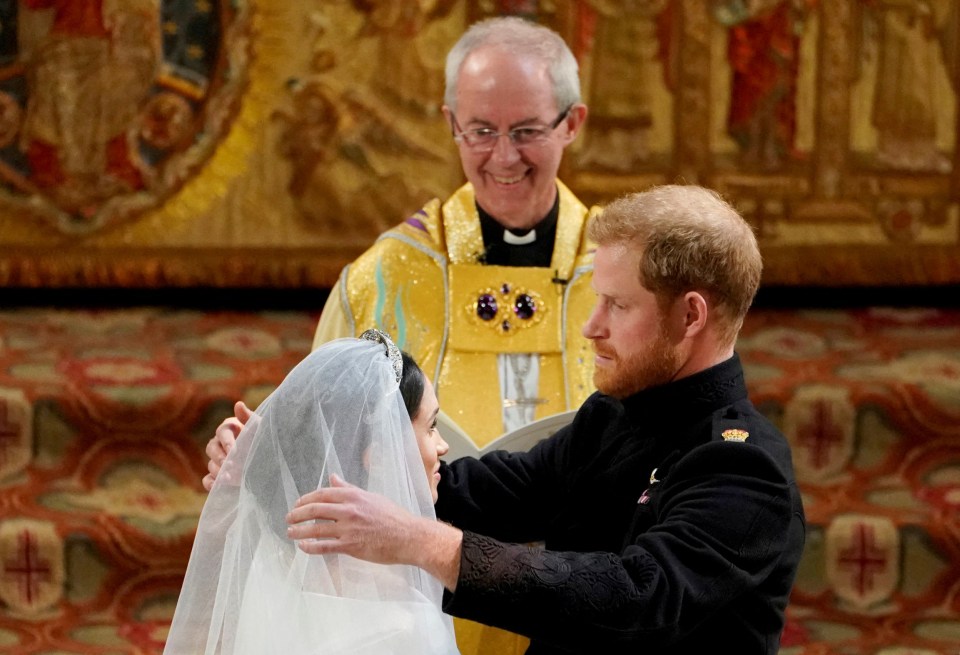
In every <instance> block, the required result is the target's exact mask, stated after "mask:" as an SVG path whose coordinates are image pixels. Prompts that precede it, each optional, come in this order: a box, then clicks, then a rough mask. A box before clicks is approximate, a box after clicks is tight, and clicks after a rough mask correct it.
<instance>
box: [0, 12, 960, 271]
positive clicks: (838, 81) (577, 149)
mask: <svg viewBox="0 0 960 655" xmlns="http://www.w3.org/2000/svg"><path fill="white" fill-rule="evenodd" d="M496 14H519V15H523V16H526V17H529V18H531V19H533V20H537V21H540V22H542V23H544V24H547V25H549V26H551V27H553V28H554V29H556V30H558V31H559V32H560V33H561V34H562V35H563V36H564V37H565V38H566V39H567V40H568V43H569V44H570V45H571V47H572V49H573V50H574V52H575V54H576V56H577V57H578V59H579V62H580V66H581V77H582V80H583V90H584V97H585V100H586V101H587V103H588V104H589V106H590V109H591V112H590V116H589V119H588V124H587V128H586V130H585V132H584V134H583V135H582V136H581V137H580V138H579V140H578V141H577V142H576V143H574V144H573V146H572V147H571V148H570V151H569V152H568V155H567V157H566V158H565V161H564V166H563V169H562V170H561V174H562V176H563V178H564V179H565V181H566V182H567V183H568V184H569V185H570V186H571V187H572V188H573V190H574V191H575V192H576V193H577V194H578V195H580V196H581V197H582V198H583V199H584V200H585V201H587V202H591V203H602V202H603V201H605V200H607V199H609V198H611V197H613V196H615V195H617V194H620V193H623V192H626V191H631V190H639V189H643V188H645V187H647V186H650V185H652V184H657V183H664V182H687V183H700V184H705V185H708V186H712V187H715V188H717V189H719V190H720V191H722V192H723V193H724V194H725V195H727V196H728V197H729V198H731V199H732V200H733V201H734V202H735V203H736V204H737V205H738V206H739V207H740V208H741V209H742V211H743V212H744V213H745V215H746V216H747V217H748V218H749V219H750V220H751V221H752V222H753V224H754V225H755V226H756V229H757V231H758V234H759V235H760V238H761V243H762V247H763V251H764V256H765V259H766V262H767V270H766V280H765V281H766V282H767V283H768V284H769V283H777V284H805V285H806V284H814V285H818V284H823V285H836V284H901V283H911V284H933V283H957V282H960V209H958V198H960V166H958V157H960V148H958V145H957V144H958V130H957V116H958V112H957V91H958V85H960V47H958V37H960V3H957V2H954V1H953V0H831V1H830V2H820V1H818V0H710V1H704V0H553V1H551V2H546V1H538V0H391V1H386V0H270V1H269V2H268V1H266V0H261V1H259V2H258V1H256V0H20V1H19V2H14V1H12V0H4V1H0V283H2V284H6V285H18V286H65V285H81V286H98V285H119V286H130V287H136V286H190V285H222V286H227V285H237V286H284V287H304V286H329V285H331V284H332V283H333V282H334V280H335V278H336V275H337V274H338V272H339V270H340V268H341V267H342V266H343V265H344V264H345V263H347V262H348V261H350V260H352V259H353V258H354V257H355V256H356V255H357V254H358V253H359V252H360V251H362V250H363V249H364V248H365V247H366V246H367V245H368V244H369V243H370V242H371V241H372V240H373V239H374V238H375V236H376V235H377V234H378V233H379V232H381V231H382V230H384V229H385V228H387V227H389V226H391V225H394V224H396V223H398V222H400V221H401V220H402V219H403V218H404V217H405V216H407V215H409V214H410V213H412V212H413V211H415V210H416V209H417V208H418V207H419V206H420V205H421V204H422V203H423V202H425V201H426V200H428V199H430V198H431V197H434V196H441V197H445V196H446V195H447V194H448V193H449V192H450V191H451V190H452V189H453V188H454V187H455V186H456V185H458V184H459V183H460V182H461V178H462V174H461V172H460V168H459V163H458V159H457V152H456V149H455V147H454V144H453V142H452V140H451V138H450V128H449V126H447V125H446V124H445V123H444V120H443V117H442V114H441V113H440V105H441V97H442V91H443V59H444V55H445V53H446V51H447V49H448V48H449V47H450V45H451V44H452V43H453V42H454V40H455V39H456V38H457V36H458V35H459V34H460V33H461V32H462V31H463V29H464V28H465V26H466V25H468V24H470V23H471V22H472V21H474V20H477V19H480V18H483V17H485V16H491V15H496Z"/></svg>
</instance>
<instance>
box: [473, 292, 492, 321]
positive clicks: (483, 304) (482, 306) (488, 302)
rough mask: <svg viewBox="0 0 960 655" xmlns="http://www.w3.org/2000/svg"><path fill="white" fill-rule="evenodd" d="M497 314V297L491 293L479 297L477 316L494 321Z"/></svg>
mask: <svg viewBox="0 0 960 655" xmlns="http://www.w3.org/2000/svg"><path fill="white" fill-rule="evenodd" d="M496 315H497V299H496V298H494V297H493V296H492V295H490V294H489V293H485V294H483V295H481V296H480V297H479V298H477V316H479V317H480V318H481V319H483V320H484V321H492V320H493V319H494V317H495V316H496Z"/></svg>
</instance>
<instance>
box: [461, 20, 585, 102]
mask: <svg viewBox="0 0 960 655" xmlns="http://www.w3.org/2000/svg"><path fill="white" fill-rule="evenodd" d="M487 46H490V47H498V48H503V49H504V50H508V51H510V52H511V53H513V54H514V55H516V56H523V55H531V56H534V57H537V58H539V59H540V60H542V61H544V62H546V63H547V67H548V68H547V70H548V73H549V75H550V81H551V82H552V83H553V97H554V100H556V103H557V110H558V111H562V110H563V109H566V108H567V107H569V106H570V105H572V104H575V103H578V102H580V78H579V76H578V75H579V66H578V65H577V59H576V57H574V56H573V52H571V51H570V48H569V47H568V46H567V44H566V42H565V41H564V40H563V38H562V37H561V36H560V35H559V34H557V33H556V32H554V31H553V30H551V29H550V28H548V27H543V26H542V25H537V24H536V23H532V22H530V21H528V20H526V19H523V18H518V17H516V16H500V17H497V18H488V19H487V20H483V21H480V22H478V23H474V24H473V25H472V26H470V29H468V30H467V31H466V32H464V34H463V36H461V37H460V40H459V41H457V42H456V43H455V44H454V46H453V48H451V49H450V52H449V54H447V65H446V90H445V91H444V95H443V102H444V103H445V104H446V105H447V106H448V107H450V109H451V110H453V111H456V110H457V84H458V82H459V80H460V69H461V67H462V66H463V62H464V60H465V59H466V58H467V57H468V56H469V55H470V53H472V52H473V51H474V50H477V49H478V48H482V47H487Z"/></svg>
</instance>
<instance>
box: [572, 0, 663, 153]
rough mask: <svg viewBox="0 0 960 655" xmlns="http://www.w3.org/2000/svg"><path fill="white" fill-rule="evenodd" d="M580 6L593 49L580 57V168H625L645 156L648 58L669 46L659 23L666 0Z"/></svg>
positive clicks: (590, 0)
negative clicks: (583, 92)
mask: <svg viewBox="0 0 960 655" xmlns="http://www.w3.org/2000/svg"><path fill="white" fill-rule="evenodd" d="M582 5H583V6H582V7H581V12H580V13H581V16H582V22H583V23H587V24H585V25H583V26H582V27H583V28H584V29H585V31H586V32H588V33H590V32H592V34H591V38H590V39H589V40H590V41H591V43H592V48H590V49H589V52H588V53H584V54H583V55H582V58H583V59H585V61H584V62H583V63H584V68H585V69H588V71H589V72H588V75H589V88H590V91H589V95H590V109H591V111H590V129H589V130H588V131H587V132H586V135H585V143H584V147H583V150H582V151H581V153H580V156H579V160H580V163H581V165H583V166H590V165H596V166H600V167H603V168H607V169H611V170H619V171H629V170H632V169H633V168H634V167H635V166H636V165H637V164H640V163H643V162H644V161H646V160H647V158H648V157H649V154H650V153H649V146H648V143H647V137H648V132H649V131H650V128H651V127H652V125H653V119H652V117H651V107H650V102H651V100H650V85H651V83H652V80H651V79H650V73H649V69H650V67H649V63H648V62H651V61H653V60H655V59H657V58H658V55H662V54H663V53H664V52H665V51H666V50H668V49H669V48H668V47H665V43H664V36H665V32H666V30H665V29H664V24H665V22H666V20H668V19H669V16H668V15H667V14H666V13H665V12H667V10H669V9H670V5H671V0H619V1H616V0H586V1H585V2H583V3H582ZM591 25H592V28H593V29H590V27H591ZM661 59H662V57H661Z"/></svg>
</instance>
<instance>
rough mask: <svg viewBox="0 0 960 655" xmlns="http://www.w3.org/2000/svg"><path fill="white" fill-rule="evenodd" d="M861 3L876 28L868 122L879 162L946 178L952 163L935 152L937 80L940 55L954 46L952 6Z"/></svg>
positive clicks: (911, 0) (914, 0) (944, 1)
mask: <svg viewBox="0 0 960 655" xmlns="http://www.w3.org/2000/svg"><path fill="white" fill-rule="evenodd" d="M865 1H866V4H867V6H868V7H871V8H873V9H875V10H876V11H875V12H872V14H873V16H874V18H875V20H876V21H877V23H878V24H879V34H878V36H877V40H876V47H877V50H878V52H877V58H878V59H877V78H876V80H877V81H876V88H875V91H874V97H873V111H872V116H871V119H872V122H873V125H874V127H876V129H877V133H878V134H877V139H878V143H877V159H878V161H879V162H880V163H881V164H883V165H885V166H890V167H893V168H902V169H911V170H933V171H938V172H943V173H945V172H948V171H949V170H950V166H951V164H950V159H949V158H948V157H947V156H946V155H944V154H943V153H942V152H940V151H939V150H938V149H937V115H938V111H939V104H940V102H938V97H937V95H938V94H937V89H936V76H937V73H938V66H939V65H940V63H941V61H943V58H942V53H943V52H944V51H949V48H950V47H951V44H955V42H956V38H957V25H956V19H957V10H956V2H955V1H954V0H865ZM953 47H954V48H955V45H953ZM956 73H957V71H956V69H954V71H953V75H951V76H950V79H951V80H953V82H954V88H956Z"/></svg>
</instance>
